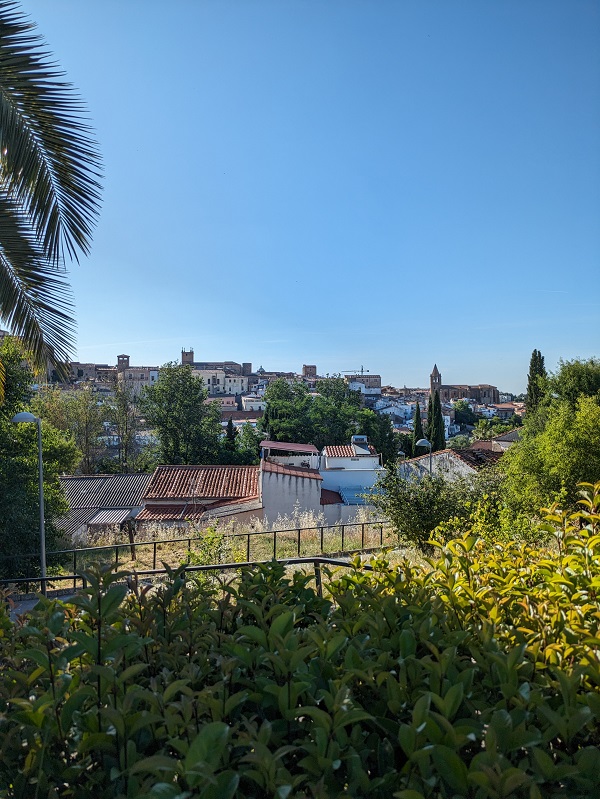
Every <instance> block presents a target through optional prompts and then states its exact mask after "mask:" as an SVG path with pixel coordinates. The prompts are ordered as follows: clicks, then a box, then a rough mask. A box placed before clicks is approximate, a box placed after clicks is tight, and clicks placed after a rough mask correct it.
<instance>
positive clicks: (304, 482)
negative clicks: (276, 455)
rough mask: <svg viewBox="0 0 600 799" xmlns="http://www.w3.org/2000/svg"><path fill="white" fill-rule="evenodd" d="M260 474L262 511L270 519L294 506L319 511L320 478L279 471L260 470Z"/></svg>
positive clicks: (303, 509) (290, 509)
mask: <svg viewBox="0 0 600 799" xmlns="http://www.w3.org/2000/svg"><path fill="white" fill-rule="evenodd" d="M260 474H261V476H260V479H261V482H262V504H263V512H264V515H265V516H266V517H267V518H268V519H269V520H270V521H273V520H274V519H275V518H277V516H279V515H281V516H284V515H285V514H288V515H289V514H291V513H293V512H294V508H295V507H299V509H300V510H301V511H305V510H312V511H314V512H315V513H317V514H318V513H320V512H321V510H322V506H321V481H320V480H316V479H315V478H313V477H302V476H296V475H290V474H280V473H279V472H268V471H261V473H260Z"/></svg>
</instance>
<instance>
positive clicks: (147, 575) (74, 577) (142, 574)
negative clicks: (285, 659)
mask: <svg viewBox="0 0 600 799" xmlns="http://www.w3.org/2000/svg"><path fill="white" fill-rule="evenodd" d="M345 554H347V555H353V554H358V552H347V553H345ZM271 562H272V561H268V560H261V561H245V562H242V563H213V564H210V565H198V566H192V565H185V566H184V567H183V568H182V569H181V571H180V572H179V573H180V574H181V575H182V576H183V577H184V578H185V577H186V576H187V575H188V574H194V573H195V572H207V571H218V572H222V571H231V570H234V569H238V570H239V569H244V568H246V569H249V568H254V567H256V566H264V565H266V564H268V563H271ZM277 563H281V564H283V565H284V566H298V565H308V564H312V565H313V568H314V571H315V582H316V586H317V592H318V594H319V596H323V582H322V575H321V566H322V565H328V566H349V565H350V563H349V561H348V560H341V559H340V558H331V557H325V556H322V555H316V556H314V557H309V558H282V559H280V560H278V561H277ZM361 568H363V569H368V570H372V567H371V566H369V564H367V563H363V564H362V566H361ZM165 574H168V571H167V569H142V570H140V571H138V570H132V571H130V572H129V573H128V575H127V581H128V584H130V586H131V585H132V584H133V581H138V580H139V579H142V580H146V581H150V582H151V581H152V579H153V578H157V577H162V576H164V575H165ZM63 582H65V583H69V584H70V585H69V590H70V591H77V590H78V589H79V588H87V580H86V577H85V575H84V574H60V575H56V576H54V577H46V578H44V579H43V580H42V579H41V578H40V577H38V578H35V577H16V578H14V579H12V580H11V579H7V580H0V587H1V586H4V585H8V586H9V587H13V586H20V585H23V586H25V591H24V592H23V593H24V594H26V595H27V594H31V593H33V592H32V591H30V588H31V586H32V585H38V584H39V586H40V591H41V590H42V588H44V587H45V589H46V593H48V592H49V591H51V590H53V589H54V590H55V591H60V590H61V589H60V588H57V587H56V584H58V583H63ZM35 593H39V592H35Z"/></svg>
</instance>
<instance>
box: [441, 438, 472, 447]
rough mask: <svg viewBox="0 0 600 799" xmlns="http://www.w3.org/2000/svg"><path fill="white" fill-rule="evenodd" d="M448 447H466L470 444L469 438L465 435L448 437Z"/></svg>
mask: <svg viewBox="0 0 600 799" xmlns="http://www.w3.org/2000/svg"><path fill="white" fill-rule="evenodd" d="M447 446H448V449H466V448H467V447H470V446H471V438H470V437H469V436H466V435H458V436H454V437H453V438H449V439H448V444H447Z"/></svg>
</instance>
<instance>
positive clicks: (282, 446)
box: [260, 439, 319, 455]
mask: <svg viewBox="0 0 600 799" xmlns="http://www.w3.org/2000/svg"><path fill="white" fill-rule="evenodd" d="M260 446H261V447H262V448H263V449H277V450H283V451H285V452H300V453H302V454H305V453H308V454H310V455H318V454H319V450H318V449H317V448H316V447H315V445H314V444H292V443H290V442H289V441H268V440H266V439H265V441H261V442H260Z"/></svg>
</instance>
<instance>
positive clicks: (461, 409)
mask: <svg viewBox="0 0 600 799" xmlns="http://www.w3.org/2000/svg"><path fill="white" fill-rule="evenodd" d="M452 407H453V408H454V421H455V422H456V424H476V423H477V416H476V415H475V413H474V412H473V411H472V410H471V406H470V405H469V403H468V402H467V401H466V400H464V399H462V400H458V401H457V402H455V403H454V405H453V406H452Z"/></svg>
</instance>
